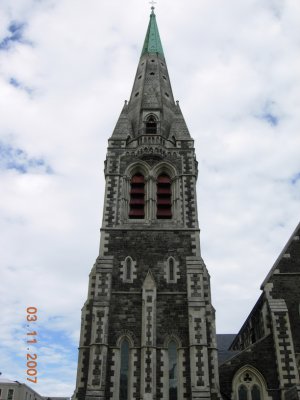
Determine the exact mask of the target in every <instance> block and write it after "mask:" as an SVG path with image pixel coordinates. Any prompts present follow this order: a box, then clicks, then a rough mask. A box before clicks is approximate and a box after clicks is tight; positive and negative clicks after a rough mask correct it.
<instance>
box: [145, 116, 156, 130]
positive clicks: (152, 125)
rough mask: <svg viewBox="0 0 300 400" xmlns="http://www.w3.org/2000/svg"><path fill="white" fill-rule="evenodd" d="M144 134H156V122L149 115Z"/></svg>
mask: <svg viewBox="0 0 300 400" xmlns="http://www.w3.org/2000/svg"><path fill="white" fill-rule="evenodd" d="M146 133H147V134H149V133H150V134H156V133H157V122H156V119H155V118H154V117H153V116H152V115H151V116H150V117H149V118H148V119H147V122H146Z"/></svg>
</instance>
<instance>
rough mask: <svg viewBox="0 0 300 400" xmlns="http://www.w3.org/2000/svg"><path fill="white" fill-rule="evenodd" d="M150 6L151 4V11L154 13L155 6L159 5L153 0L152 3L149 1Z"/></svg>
mask: <svg viewBox="0 0 300 400" xmlns="http://www.w3.org/2000/svg"><path fill="white" fill-rule="evenodd" d="M149 4H151V6H152V7H151V10H152V11H153V10H154V9H155V7H154V4H157V3H156V1H154V0H151V1H149Z"/></svg>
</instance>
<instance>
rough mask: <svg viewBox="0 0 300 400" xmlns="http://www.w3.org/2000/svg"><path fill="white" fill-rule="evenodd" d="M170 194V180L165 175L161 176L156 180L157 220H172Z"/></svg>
mask: <svg viewBox="0 0 300 400" xmlns="http://www.w3.org/2000/svg"><path fill="white" fill-rule="evenodd" d="M171 197H172V192H171V178H170V177H169V176H168V175H167V174H161V175H159V177H158V178H157V211H156V217H157V218H159V219H170V218H172V199H171Z"/></svg>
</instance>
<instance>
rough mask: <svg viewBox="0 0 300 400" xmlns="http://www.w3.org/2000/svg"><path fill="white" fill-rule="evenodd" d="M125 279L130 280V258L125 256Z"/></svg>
mask: <svg viewBox="0 0 300 400" xmlns="http://www.w3.org/2000/svg"><path fill="white" fill-rule="evenodd" d="M126 280H127V281H130V280H131V260H130V258H127V260H126Z"/></svg>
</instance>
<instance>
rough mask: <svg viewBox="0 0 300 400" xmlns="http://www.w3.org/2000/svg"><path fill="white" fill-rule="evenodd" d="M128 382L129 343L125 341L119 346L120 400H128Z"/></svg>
mask: <svg viewBox="0 0 300 400" xmlns="http://www.w3.org/2000/svg"><path fill="white" fill-rule="evenodd" d="M128 380H129V343H128V341H127V340H126V339H125V340H123V342H122V344H121V368H120V400H128Z"/></svg>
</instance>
